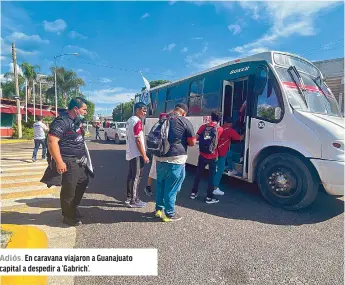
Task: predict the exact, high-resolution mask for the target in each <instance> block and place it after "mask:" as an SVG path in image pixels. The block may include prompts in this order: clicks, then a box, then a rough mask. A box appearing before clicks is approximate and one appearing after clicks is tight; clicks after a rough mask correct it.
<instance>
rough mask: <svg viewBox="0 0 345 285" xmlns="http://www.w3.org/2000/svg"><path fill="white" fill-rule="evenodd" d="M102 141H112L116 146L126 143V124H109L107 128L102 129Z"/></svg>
mask: <svg viewBox="0 0 345 285" xmlns="http://www.w3.org/2000/svg"><path fill="white" fill-rule="evenodd" d="M104 139H105V140H114V143H116V144H119V143H121V142H126V122H113V123H111V124H110V126H109V128H105V129H104Z"/></svg>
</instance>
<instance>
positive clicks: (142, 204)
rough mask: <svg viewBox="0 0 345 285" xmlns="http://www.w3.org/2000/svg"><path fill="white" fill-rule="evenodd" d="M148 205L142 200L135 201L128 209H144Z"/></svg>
mask: <svg viewBox="0 0 345 285" xmlns="http://www.w3.org/2000/svg"><path fill="white" fill-rule="evenodd" d="M146 205H147V203H145V202H143V201H141V200H138V201H135V202H134V203H133V202H131V203H129V204H128V207H130V208H144V207H145V206H146Z"/></svg>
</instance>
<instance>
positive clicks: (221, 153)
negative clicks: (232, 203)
mask: <svg viewBox="0 0 345 285" xmlns="http://www.w3.org/2000/svg"><path fill="white" fill-rule="evenodd" d="M222 128H223V134H222V136H221V138H220V140H219V143H218V161H217V173H216V175H215V177H214V191H213V193H214V194H216V195H224V192H223V191H221V190H220V189H219V183H220V180H221V178H222V175H223V172H224V169H225V160H226V159H227V160H228V168H229V171H230V174H232V175H236V174H237V173H236V172H235V171H234V170H232V152H231V151H230V150H229V148H230V145H231V141H233V140H235V141H242V140H243V138H244V135H242V136H241V135H239V134H238V133H237V132H236V131H235V130H234V129H233V128H232V118H226V119H225V120H224V125H223V126H222Z"/></svg>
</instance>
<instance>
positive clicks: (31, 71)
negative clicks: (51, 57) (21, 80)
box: [20, 62, 40, 101]
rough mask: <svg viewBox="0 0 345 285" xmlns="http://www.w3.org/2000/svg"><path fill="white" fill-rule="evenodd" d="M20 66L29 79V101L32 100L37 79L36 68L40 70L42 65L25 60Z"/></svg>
mask: <svg viewBox="0 0 345 285" xmlns="http://www.w3.org/2000/svg"><path fill="white" fill-rule="evenodd" d="M20 67H21V69H22V71H23V76H24V77H25V78H26V80H27V81H28V101H30V100H31V98H32V96H31V93H32V89H33V86H34V82H35V80H36V79H37V71H36V70H39V69H40V67H39V66H38V65H31V64H30V63H27V62H23V63H22V64H21V65H20Z"/></svg>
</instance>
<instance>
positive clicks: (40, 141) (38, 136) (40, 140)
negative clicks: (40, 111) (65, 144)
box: [32, 116, 49, 162]
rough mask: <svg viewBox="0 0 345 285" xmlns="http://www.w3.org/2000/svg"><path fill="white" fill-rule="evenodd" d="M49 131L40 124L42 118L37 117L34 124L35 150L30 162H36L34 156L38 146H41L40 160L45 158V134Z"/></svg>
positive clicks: (44, 125)
mask: <svg viewBox="0 0 345 285" xmlns="http://www.w3.org/2000/svg"><path fill="white" fill-rule="evenodd" d="M48 131H49V129H48V127H47V126H46V124H44V123H43V122H42V117H40V116H38V117H37V122H36V123H34V142H35V148H34V151H33V153H32V161H33V162H35V161H36V156H37V152H38V149H39V148H40V145H42V159H46V157H47V144H46V133H47V132H48Z"/></svg>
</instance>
